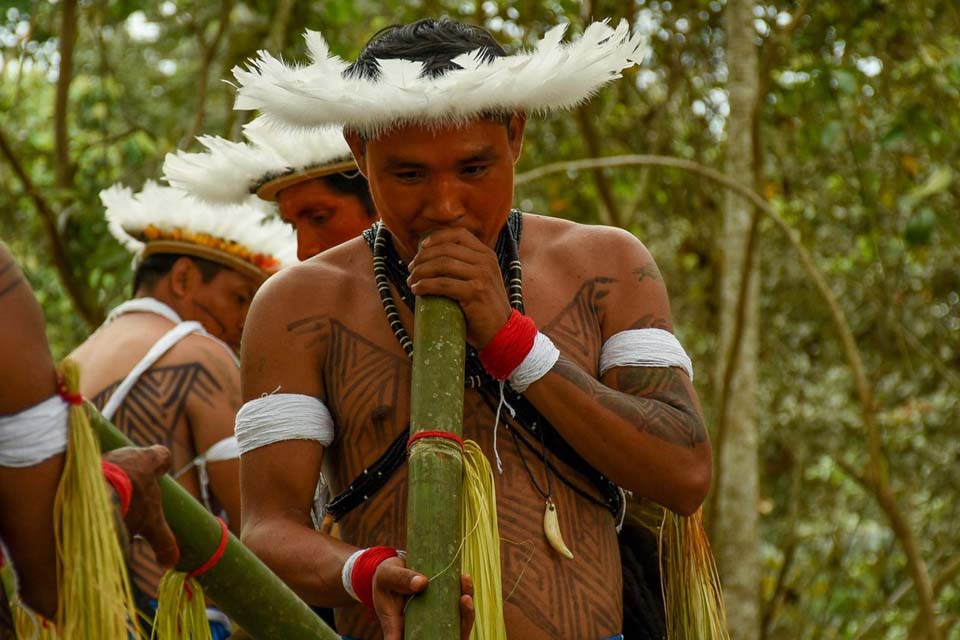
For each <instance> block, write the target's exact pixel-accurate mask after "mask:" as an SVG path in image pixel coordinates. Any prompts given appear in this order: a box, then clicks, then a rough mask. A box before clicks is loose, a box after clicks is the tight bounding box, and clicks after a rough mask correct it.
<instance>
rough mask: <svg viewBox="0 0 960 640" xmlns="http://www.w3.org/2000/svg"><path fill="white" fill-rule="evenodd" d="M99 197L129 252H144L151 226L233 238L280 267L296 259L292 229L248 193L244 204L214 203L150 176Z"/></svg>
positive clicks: (111, 226)
mask: <svg viewBox="0 0 960 640" xmlns="http://www.w3.org/2000/svg"><path fill="white" fill-rule="evenodd" d="M100 200H101V202H103V206H104V207H105V208H106V218H107V227H108V229H109V230H110V233H111V234H113V236H114V237H115V238H117V240H119V241H120V243H121V244H122V245H123V246H124V247H125V248H126V249H127V250H128V251H130V252H131V253H135V254H139V253H140V251H142V250H143V247H144V246H145V245H144V238H143V231H144V229H146V228H147V227H148V226H154V227H156V228H157V229H159V230H161V231H164V232H172V231H175V230H177V229H180V230H184V231H189V232H191V233H195V234H200V233H202V234H206V235H209V236H213V237H215V238H219V239H221V240H227V241H231V242H236V243H237V244H240V245H242V246H244V247H246V248H247V249H249V250H250V251H253V252H255V253H262V254H264V255H269V256H273V257H274V258H276V259H278V260H279V261H280V264H281V265H283V266H286V265H289V264H293V263H295V262H296V261H297V260H296V253H297V242H296V237H295V236H294V234H293V232H292V230H291V229H290V228H289V227H288V226H287V225H285V224H283V223H282V222H280V221H279V220H277V219H276V218H275V217H273V216H270V215H269V209H268V208H267V207H266V206H265V203H263V202H262V201H260V200H259V199H257V198H256V197H253V196H251V197H249V198H248V199H247V200H246V201H245V202H243V204H238V205H231V206H213V205H209V204H203V203H201V202H199V201H197V200H196V199H194V198H191V197H190V196H189V195H188V194H187V193H186V192H184V191H182V190H180V189H176V188H174V187H164V186H161V185H158V184H157V183H156V182H153V181H152V180H149V181H147V182H146V184H144V186H143V190H142V191H140V193H137V194H134V193H133V192H132V191H131V190H130V189H129V188H128V187H124V186H122V185H119V184H116V185H113V186H112V187H110V188H109V189H104V190H103V191H101V192H100Z"/></svg>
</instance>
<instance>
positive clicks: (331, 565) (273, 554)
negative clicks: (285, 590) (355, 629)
mask: <svg viewBox="0 0 960 640" xmlns="http://www.w3.org/2000/svg"><path fill="white" fill-rule="evenodd" d="M241 539H242V541H243V543H244V544H245V545H247V546H248V547H250V549H251V550H252V551H253V552H254V553H256V554H257V556H258V557H259V558H260V559H261V560H263V562H264V563H265V564H266V565H267V566H268V567H270V569H272V570H273V572H274V573H276V574H277V575H278V576H280V579H282V580H283V581H284V582H286V583H287V585H288V586H289V587H290V588H291V589H293V590H294V591H295V592H296V593H297V595H299V596H300V597H301V598H303V599H304V600H305V601H306V602H307V603H309V604H311V605H313V606H317V607H340V606H343V605H346V604H351V603H353V602H355V600H354V599H353V598H352V597H350V595H349V594H348V593H347V592H346V591H345V590H344V589H343V583H342V580H341V571H342V569H343V564H344V562H346V560H347V558H349V557H350V554H352V553H353V552H354V551H357V547H354V546H352V545H349V544H347V543H345V542H341V541H340V540H337V539H336V538H333V537H331V536H328V535H326V534H324V533H320V532H319V531H316V530H314V529H313V528H312V527H308V526H305V525H303V524H301V523H299V522H294V521H290V520H274V521H261V522H259V523H248V522H244V525H243V533H242V535H241Z"/></svg>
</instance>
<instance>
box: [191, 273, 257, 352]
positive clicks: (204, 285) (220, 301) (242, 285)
mask: <svg viewBox="0 0 960 640" xmlns="http://www.w3.org/2000/svg"><path fill="white" fill-rule="evenodd" d="M197 275H199V270H197ZM192 282H193V286H192V287H191V291H190V295H189V296H188V299H187V300H185V301H184V302H185V306H186V307H187V308H188V309H189V314H184V319H185V320H196V321H198V322H200V324H202V325H203V328H204V329H206V330H207V331H208V332H209V333H211V334H212V335H214V336H216V337H217V338H220V339H221V340H223V341H224V342H226V343H227V344H228V345H230V346H231V347H233V348H234V349H239V348H240V336H241V334H242V333H243V322H244V320H245V319H246V317H247V310H249V309H250V301H251V300H253V294H255V293H256V292H257V288H258V287H259V286H260V285H259V283H258V282H257V281H255V280H254V279H253V278H251V277H250V276H246V275H241V274H240V273H238V272H236V271H231V270H230V269H226V268H224V269H221V270H220V271H218V272H217V274H216V275H214V276H213V278H211V279H210V281H209V282H203V280H202V279H201V278H197V279H195V280H193V281H192ZM187 315H189V316H191V317H186V316H187Z"/></svg>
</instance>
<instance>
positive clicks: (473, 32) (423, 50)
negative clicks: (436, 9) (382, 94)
mask: <svg viewBox="0 0 960 640" xmlns="http://www.w3.org/2000/svg"><path fill="white" fill-rule="evenodd" d="M477 49H482V50H483V54H482V55H483V59H484V60H485V61H490V60H492V59H493V58H500V57H502V56H505V55H507V52H506V51H504V49H503V47H502V46H500V43H499V42H497V41H496V39H494V37H493V36H492V35H491V34H490V32H489V31H487V30H486V29H484V28H482V27H477V26H474V25H470V24H464V23H462V22H456V21H454V20H448V19H446V18H441V19H440V20H433V19H429V18H428V19H424V20H417V21H416V22H412V23H410V24H404V25H392V26H389V27H386V28H384V29H381V30H380V31H378V32H377V33H375V34H374V35H373V37H372V38H370V40H369V41H368V42H367V44H365V45H364V47H363V50H362V51H361V52H360V55H359V56H358V57H357V60H356V62H354V63H353V64H352V65H350V66H349V67H348V68H347V70H346V72H345V75H346V76H347V77H356V78H365V79H368V80H376V79H377V78H379V77H380V67H379V66H378V65H377V58H380V59H384V60H385V59H397V58H402V59H404V60H416V61H418V62H423V63H424V67H423V72H424V74H426V75H429V76H431V77H437V76H441V75H443V74H444V73H446V72H447V71H450V70H451V69H458V68H459V66H458V65H456V64H454V63H453V62H452V60H453V59H454V58H456V57H457V56H459V55H460V54H462V53H468V52H470V51H476V50H477Z"/></svg>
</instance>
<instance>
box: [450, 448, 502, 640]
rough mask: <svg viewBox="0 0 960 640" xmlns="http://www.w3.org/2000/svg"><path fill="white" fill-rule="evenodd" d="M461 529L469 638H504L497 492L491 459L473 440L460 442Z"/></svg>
mask: <svg viewBox="0 0 960 640" xmlns="http://www.w3.org/2000/svg"><path fill="white" fill-rule="evenodd" d="M463 453H464V455H463V462H464V464H463V474H464V475H463V492H462V496H463V498H462V508H461V510H460V518H461V522H460V528H461V531H463V532H464V544H463V559H462V567H463V572H464V573H467V574H469V575H470V576H471V577H472V578H473V587H474V594H473V603H474V612H475V618H474V623H473V631H471V632H470V638H471V640H506V638H507V630H506V626H505V625H504V622H503V587H502V585H501V578H500V534H499V528H498V526H497V492H496V488H495V486H494V482H493V470H492V469H491V468H490V461H489V460H487V457H486V456H485V455H483V451H482V450H481V449H480V446H479V445H478V444H477V443H476V442H474V441H473V440H467V441H465V442H464V443H463Z"/></svg>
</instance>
